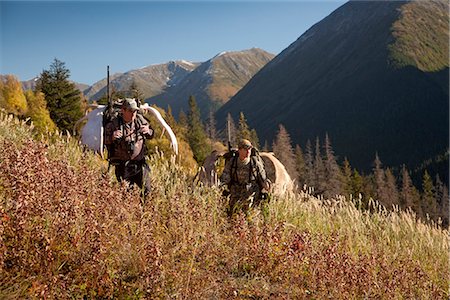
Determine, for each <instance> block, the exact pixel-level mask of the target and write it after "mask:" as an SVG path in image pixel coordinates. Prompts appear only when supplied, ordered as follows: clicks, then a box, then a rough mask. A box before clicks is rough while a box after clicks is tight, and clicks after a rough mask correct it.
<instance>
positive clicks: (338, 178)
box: [324, 134, 342, 198]
mask: <svg viewBox="0 0 450 300" xmlns="http://www.w3.org/2000/svg"><path fill="white" fill-rule="evenodd" d="M324 150H325V162H324V166H325V185H324V186H325V196H326V197H327V198H329V197H334V196H336V195H339V194H342V173H341V169H340V168H339V166H338V164H337V162H336V157H335V156H334V151H333V148H332V147H331V141H330V138H329V137H328V134H326V135H325V145H324Z"/></svg>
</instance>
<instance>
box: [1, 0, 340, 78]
mask: <svg viewBox="0 0 450 300" xmlns="http://www.w3.org/2000/svg"><path fill="white" fill-rule="evenodd" d="M345 2H346V1H339V0H318V1H317V0H316V1H299V0H298V1H292V0H291V1H287V2H275V1H249V0H247V1H134V2H130V1H3V0H0V14H1V16H0V38H1V40H0V74H14V75H16V76H17V77H18V78H19V79H20V80H29V79H31V78H33V77H35V76H38V75H39V74H40V73H41V72H42V70H44V69H48V68H49V66H50V64H51V63H52V61H53V59H54V58H58V59H59V60H61V61H63V62H65V64H66V67H67V68H68V69H69V70H70V72H71V77H70V79H71V80H74V81H76V82H80V83H86V84H93V83H95V82H96V81H98V80H101V79H102V78H104V77H105V76H106V66H107V65H109V66H110V70H111V73H116V72H126V71H129V70H132V69H137V68H141V67H144V66H148V65H152V64H159V63H165V62H168V61H170V60H181V59H184V60H188V61H195V62H204V61H207V60H208V59H210V58H212V57H214V56H215V55H216V54H218V53H220V52H223V51H240V50H245V49H250V48H252V47H257V48H261V49H264V50H266V51H268V52H271V53H273V54H278V53H280V52H281V51H282V50H284V49H285V48H286V47H288V46H289V45H290V44H291V43H293V42H294V41H295V40H296V39H297V38H298V37H299V36H300V35H301V34H303V33H304V32H305V31H306V30H307V29H308V28H310V27H311V26H312V25H314V24H315V23H317V22H318V21H320V20H321V19H323V18H324V17H326V16H327V15H329V14H330V13H331V12H332V11H334V10H335V9H336V8H338V7H339V6H341V5H342V4H344V3H345Z"/></svg>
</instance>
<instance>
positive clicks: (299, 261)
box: [0, 116, 449, 299]
mask: <svg viewBox="0 0 450 300" xmlns="http://www.w3.org/2000/svg"><path fill="white" fill-rule="evenodd" d="M32 136H33V133H32V131H31V129H30V128H28V127H27V126H26V125H25V124H23V123H21V122H19V121H17V120H15V119H13V118H5V117H4V116H1V117H0V147H1V149H2V150H1V151H0V169H1V170H2V171H1V172H0V201H1V211H0V213H1V215H0V220H1V223H0V233H1V240H0V268H1V269H0V274H1V276H0V298H1V299H17V298H31V299H33V298H47V299H82V298H83V297H84V298H88V299H99V298H101V299H105V298H114V299H166V298H170V299H177V298H183V299H323V298H331V299H411V298H413V299H447V298H448V297H449V294H448V286H449V278H448V250H449V249H448V248H449V247H448V231H447V230H445V229H442V228H439V227H438V226H436V225H427V224H424V223H422V222H420V221H418V220H417V219H416V218H415V216H414V214H412V213H409V212H388V211H385V210H384V209H382V208H381V207H378V206H377V204H376V203H372V204H371V207H372V210H371V213H369V212H368V211H360V210H358V209H356V208H355V205H354V204H353V203H352V202H351V201H348V200H346V199H344V198H339V199H330V200H326V201H322V200H319V199H316V198H314V197H312V196H310V195H308V194H304V193H301V194H296V195H286V196H285V197H283V198H276V199H273V200H272V202H271V203H270V204H269V205H268V207H267V209H268V214H265V215H263V214H262V213H261V212H260V211H259V210H255V211H253V212H252V214H251V215H250V216H249V217H247V218H246V217H243V216H238V217H236V219H234V220H228V219H227V218H226V215H225V202H224V201H223V200H222V199H221V197H220V195H221V191H220V190H219V189H218V188H208V187H203V186H198V185H195V184H193V180H192V179H193V178H192V176H191V175H189V174H188V173H186V172H185V171H184V169H183V168H182V167H180V166H179V165H178V164H174V163H172V162H170V161H169V160H166V159H164V158H163V157H162V156H161V155H158V154H155V155H153V156H151V157H150V159H149V163H150V165H151V169H152V174H153V178H152V180H153V192H152V196H151V198H150V199H148V200H147V202H146V203H145V205H144V206H142V205H141V199H140V196H139V192H138V191H136V190H133V191H131V192H127V190H126V187H125V186H121V185H119V184H118V183H117V182H116V181H115V180H114V179H113V177H112V175H111V173H112V172H109V173H107V174H106V176H102V172H103V173H104V172H106V169H105V162H104V161H102V160H100V159H99V158H98V157H96V156H94V155H92V154H91V153H83V152H82V151H81V150H80V148H79V147H78V145H77V143H76V141H75V140H74V139H73V138H66V137H62V136H59V135H55V136H52V137H45V138H44V137H41V138H39V141H37V140H36V139H32ZM354 202H355V203H357V200H356V201H354Z"/></svg>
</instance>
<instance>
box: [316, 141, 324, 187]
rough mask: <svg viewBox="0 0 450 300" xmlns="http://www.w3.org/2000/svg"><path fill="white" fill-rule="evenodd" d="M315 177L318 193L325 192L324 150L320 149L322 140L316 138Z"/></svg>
mask: <svg viewBox="0 0 450 300" xmlns="http://www.w3.org/2000/svg"><path fill="white" fill-rule="evenodd" d="M314 177H315V180H314V181H315V186H314V188H315V190H316V193H317V194H323V193H324V191H325V187H326V177H325V165H324V163H323V158H322V152H321V151H320V140H319V137H317V138H316V150H315V153H314Z"/></svg>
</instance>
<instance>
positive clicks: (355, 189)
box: [0, 59, 449, 226]
mask: <svg viewBox="0 0 450 300" xmlns="http://www.w3.org/2000/svg"><path fill="white" fill-rule="evenodd" d="M69 76H70V71H69V70H68V69H67V68H66V67H65V64H64V63H63V62H61V61H59V60H58V59H55V60H54V61H53V63H52V64H51V66H50V68H49V70H44V71H43V72H42V73H41V74H40V77H39V79H38V81H37V85H36V88H35V90H34V91H31V90H27V91H23V90H22V87H21V84H20V81H19V80H18V79H17V78H16V77H14V76H13V75H6V76H3V77H2V80H0V108H1V109H3V110H4V111H6V112H8V113H12V114H15V115H17V116H19V117H22V118H30V119H31V120H32V121H33V124H34V126H35V128H36V130H37V132H38V133H45V132H54V131H56V130H59V131H61V132H66V131H68V132H71V131H72V130H73V128H74V125H75V123H76V122H77V121H78V120H79V119H80V118H81V117H82V116H83V115H84V113H83V112H84V111H85V109H86V108H87V100H86V99H85V97H84V96H83V95H82V93H81V92H80V91H78V90H77V89H76V87H75V84H74V83H72V82H70V81H69ZM125 96H130V97H134V98H137V99H138V100H141V101H143V100H144V99H142V93H141V92H140V91H139V89H138V88H137V86H136V84H135V83H133V84H131V86H130V89H129V90H128V91H115V90H113V91H112V97H113V99H115V98H120V97H125ZM106 101H107V99H106V95H105V96H104V97H103V98H102V99H100V100H99V103H101V104H104V103H106ZM188 103H189V110H188V112H187V114H186V113H185V112H184V111H181V112H180V114H179V116H178V121H177V120H176V119H175V118H174V116H173V115H172V110H171V108H170V107H168V109H167V111H164V110H163V109H160V111H161V113H162V115H163V116H164V117H165V119H166V121H167V122H168V124H169V125H170V126H171V127H172V128H173V130H174V132H175V134H176V135H177V139H178V140H179V144H180V153H181V155H180V156H181V157H182V160H180V163H182V164H183V165H184V166H186V167H187V168H188V169H190V170H196V169H197V168H198V166H199V165H201V164H202V163H203V161H204V160H205V158H206V157H207V156H208V155H209V154H210V153H211V151H212V150H213V149H217V148H219V147H220V148H222V149H224V147H226V146H224V145H227V144H228V142H230V143H231V145H236V144H237V141H238V140H240V139H242V138H245V139H248V140H250V141H251V142H252V144H253V145H254V146H255V147H256V148H258V149H259V148H261V150H264V151H272V152H273V153H274V154H275V156H276V157H277V158H278V159H279V160H280V161H281V162H282V163H283V164H284V166H285V167H286V171H287V172H288V173H289V175H290V176H291V178H292V179H294V180H295V182H296V184H297V186H298V188H299V189H308V190H309V192H312V193H314V194H315V195H319V196H323V197H324V198H325V199H330V198H333V197H335V196H336V195H344V196H346V197H347V198H349V199H350V198H353V199H359V200H358V201H359V205H360V206H361V208H363V209H364V208H367V206H368V200H369V199H370V198H372V199H376V200H378V201H379V202H380V203H381V204H383V205H384V206H385V207H386V208H388V209H392V208H393V207H394V206H396V207H398V208H400V209H412V210H414V211H415V212H416V214H417V216H418V217H420V218H423V219H426V218H427V217H428V218H430V219H431V220H434V221H438V220H439V219H440V220H442V223H443V224H444V225H445V226H448V222H449V217H448V212H449V192H448V187H447V186H446V185H445V184H444V183H443V182H442V180H441V179H440V177H439V175H436V176H435V177H434V178H432V177H431V176H430V174H429V173H428V172H427V171H426V170H425V171H424V173H423V176H422V182H421V185H420V186H419V187H416V186H415V185H414V184H413V181H412V180H411V172H410V171H409V170H408V169H407V168H406V166H402V167H401V170H400V171H397V172H394V171H393V170H392V169H391V168H384V167H383V164H382V162H381V159H380V158H379V157H378V155H375V158H374V162H373V169H372V172H371V173H370V174H362V173H360V172H358V170H357V169H355V168H352V167H351V165H350V162H349V161H348V159H346V158H344V160H343V161H342V162H339V160H338V158H337V157H336V155H335V154H334V151H333V148H332V145H331V140H330V138H329V136H328V135H325V137H324V138H323V141H320V139H319V138H318V137H317V138H316V140H315V141H314V143H312V142H311V141H309V140H308V141H307V143H306V145H305V147H304V149H303V148H301V147H300V146H299V145H295V147H293V143H292V141H291V138H290V135H289V133H288V132H287V130H286V128H285V127H284V126H283V125H281V124H280V125H279V128H278V131H277V134H276V137H275V139H274V141H273V143H272V145H270V146H269V145H268V144H267V142H265V144H264V145H263V146H261V145H260V141H259V138H258V135H257V132H256V130H255V129H252V128H250V127H249V125H248V124H247V120H246V118H245V115H244V113H243V112H241V113H240V114H239V120H238V122H237V124H236V123H235V121H234V120H233V118H232V117H231V115H230V114H228V116H227V126H226V128H225V129H224V130H222V131H218V130H217V128H216V120H215V118H214V112H213V111H211V112H210V113H209V117H208V119H207V120H206V121H205V122H203V121H202V119H201V115H200V110H199V108H198V106H197V103H196V100H195V97H194V96H190V97H189V99H188ZM153 124H155V126H156V128H155V131H156V135H155V137H156V138H155V139H154V140H152V141H149V143H151V144H153V146H155V147H150V149H154V148H159V149H160V150H163V151H164V150H168V149H169V143H168V141H167V140H166V139H164V138H163V137H162V134H158V133H160V132H161V131H162V128H159V127H158V125H157V123H156V122H152V125H153Z"/></svg>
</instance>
